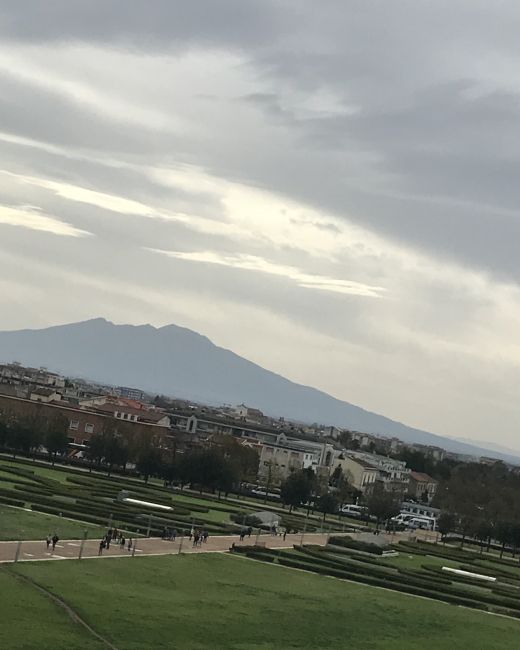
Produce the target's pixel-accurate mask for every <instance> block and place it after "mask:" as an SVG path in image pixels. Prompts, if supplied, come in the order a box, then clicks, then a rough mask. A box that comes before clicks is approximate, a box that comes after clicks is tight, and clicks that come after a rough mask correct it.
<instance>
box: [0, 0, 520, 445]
mask: <svg viewBox="0 0 520 650" xmlns="http://www.w3.org/2000/svg"><path fill="white" fill-rule="evenodd" d="M519 30H520V4H519V3H518V2H515V1H514V0H511V1H507V0H500V1H498V0H497V2H493V3H491V2H488V1H486V2H484V1H482V0H450V1H447V0H446V1H445V0H436V2H427V1H424V2H423V1H421V0H396V1H394V2H388V0H380V1H379V2H378V1H374V2H364V1H361V0H358V1H356V2H354V1H350V0H325V1H324V2H320V3H318V2H316V1H315V0H258V1H254V2H253V1H250V0H219V1H216V0H191V1H190V2H174V1H173V0H103V1H101V0H84V1H82V0H75V1H71V0H52V1H51V0H49V1H48V2H41V0H25V1H24V2H18V3H15V2H3V3H2V4H1V5H0V329H17V328H25V327H41V326H47V325H50V324H57V323H64V322H72V321H79V320H85V319H87V318H91V317H97V316H104V317H106V318H108V319H110V320H113V321H114V322H117V323H136V324H137V323H151V324H153V325H158V326H159V325H164V324H167V323H176V324H178V325H183V326H186V327H190V328H192V329H194V330H196V331H198V332H200V333H203V334H205V335H207V336H208V337H210V338H211V339H212V340H213V341H214V342H215V343H217V344H219V345H222V346H225V347H228V348H230V349H232V350H234V351H235V352H237V353H239V354H241V355H243V356H245V357H247V358H249V359H251V360H253V361H255V362H257V363H259V364H261V365H262V366H264V367H266V368H269V369H271V370H274V371H276V372H279V373H281V374H283V375H285V376H287V377H288V378H290V379H293V380H296V381H298V382H302V383H306V384H309V385H313V386H316V387H318V388H321V389H324V390H326V391H328V392H330V393H331V394H333V395H335V396H337V397H339V398H342V399H346V400H348V401H350V402H352V403H355V404H358V405H360V406H363V407H365V408H368V409H370V410H373V411H376V412H379V413H382V414H384V415H387V416H389V417H392V418H394V419H398V420H401V421H403V422H405V423H406V424H409V425H414V426H418V427H421V428H423V429H427V430H430V431H434V432H436V433H440V434H445V435H451V436H457V437H465V438H471V439H473V440H478V441H494V442H497V443H501V444H505V445H508V446H511V447H516V449H520V440H518V433H519V431H520V414H519V408H518V389H519V386H520V338H519V333H520V254H519V243H520V221H519V214H518V206H519V205H520V182H519V174H520V145H519V142H520V103H519V100H520V39H519V38H518V33H519ZM517 440H518V441H517Z"/></svg>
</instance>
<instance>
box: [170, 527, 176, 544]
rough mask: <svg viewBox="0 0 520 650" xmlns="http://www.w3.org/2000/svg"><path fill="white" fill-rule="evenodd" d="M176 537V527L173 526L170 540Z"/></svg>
mask: <svg viewBox="0 0 520 650" xmlns="http://www.w3.org/2000/svg"><path fill="white" fill-rule="evenodd" d="M176 537H177V529H176V528H173V529H172V532H171V536H170V539H171V541H172V542H174V541H175V538H176Z"/></svg>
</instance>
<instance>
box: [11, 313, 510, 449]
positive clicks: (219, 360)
mask: <svg viewBox="0 0 520 650" xmlns="http://www.w3.org/2000/svg"><path fill="white" fill-rule="evenodd" d="M0 360H4V361H13V360H16V361H19V362H20V363H23V364H25V365H36V366H46V367H49V368H53V369H55V370H57V371H59V372H62V373H63V374H65V375H69V376H80V377H84V378H86V379H87V378H88V379H91V380H93V381H99V382H102V383H106V384H113V385H130V386H138V387H139V388H141V389H142V390H145V391H147V392H150V393H163V394H166V395H174V396H176V397H180V398H186V399H190V400H193V401H199V402H206V403H211V404H223V403H235V404H238V403H246V404H250V405H252V406H255V407H257V408H259V409H261V410H262V411H263V412H264V413H266V414H268V415H271V416H273V417H280V416H283V417H286V418H288V419H294V420H298V421H301V422H319V423H321V424H325V425H336V426H339V427H344V428H349V429H353V430H357V431H363V432H366V433H374V434H379V435H385V436H389V437H396V438H400V439H401V440H403V441H404V442H417V443H420V444H427V445H433V446H438V447H443V448H445V449H448V450H450V451H455V452H457V453H465V454H470V455H479V456H480V455H485V456H495V457H497V458H500V459H503V460H507V461H512V462H519V460H520V454H518V456H516V455H513V454H506V453H502V452H498V451H495V450H493V449H491V448H489V447H488V448H486V447H485V446H484V447H481V446H480V445H478V444H473V443H470V442H467V441H461V440H458V439H454V438H448V437H444V436H439V435H437V434H434V433H430V432H428V431H423V430H421V429H416V428H414V427H409V426H407V425H405V424H403V423H402V422H397V421H395V420H391V419H390V418H387V417H385V416H383V415H379V414H376V413H372V412H371V411H369V410H367V409H364V408H362V407H359V406H356V405H354V404H350V403H349V402H346V401H343V400H340V399H338V398H336V397H333V396H331V395H328V394H327V393H325V392H324V391H321V390H319V389H316V388H312V387H311V386H305V385H302V384H297V383H295V382H293V381H291V380H289V379H286V378H285V377H283V376H282V375H280V374H277V373H274V372H272V371H270V370H267V369H265V368H263V367H262V366H260V365H258V364H256V363H254V362H252V361H249V360H248V359H244V358H243V357H241V356H239V355H238V354H236V353H235V352H233V351H231V350H226V349H225V348H222V347H219V346H217V345H215V344H214V343H213V342H212V341H211V340H210V339H209V338H208V337H206V336H204V335H203V334H200V333H198V332H195V331H193V330H191V329H188V328H185V327H180V326H178V325H175V324H173V323H172V324H169V325H164V326H162V327H159V328H156V327H154V326H153V325H150V324H142V325H128V324H124V325H116V324H114V323H113V322H111V321H109V320H107V319H105V318H102V317H99V318H94V319H90V320H86V321H80V322H77V323H68V324H64V325H53V326H51V327H47V328H43V329H23V330H11V331H0Z"/></svg>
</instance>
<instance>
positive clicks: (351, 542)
mask: <svg viewBox="0 0 520 650" xmlns="http://www.w3.org/2000/svg"><path fill="white" fill-rule="evenodd" d="M329 544H331V545H332V546H345V547H347V548H353V549H355V550H357V551H364V552H365V553H372V554H373V555H382V554H383V548H382V547H381V546H379V545H378V544H373V543H372V542H362V541H361V540H357V539H352V537H349V536H348V535H345V536H343V537H336V536H334V537H330V538H329Z"/></svg>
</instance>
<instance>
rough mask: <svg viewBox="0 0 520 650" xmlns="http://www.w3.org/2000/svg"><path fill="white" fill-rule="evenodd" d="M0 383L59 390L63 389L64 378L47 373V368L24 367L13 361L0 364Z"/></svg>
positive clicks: (53, 373)
mask: <svg viewBox="0 0 520 650" xmlns="http://www.w3.org/2000/svg"><path fill="white" fill-rule="evenodd" d="M0 383H3V384H15V385H25V386H28V385H33V386H36V387H41V388H55V389H57V390H59V389H62V388H64V387H65V377H62V376H61V375H58V374H57V373H55V372H49V371H48V370H47V368H43V367H42V368H30V367H25V366H22V365H21V364H20V363H18V362H16V361H14V362H12V363H2V364H0Z"/></svg>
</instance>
